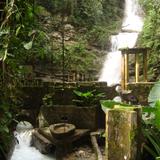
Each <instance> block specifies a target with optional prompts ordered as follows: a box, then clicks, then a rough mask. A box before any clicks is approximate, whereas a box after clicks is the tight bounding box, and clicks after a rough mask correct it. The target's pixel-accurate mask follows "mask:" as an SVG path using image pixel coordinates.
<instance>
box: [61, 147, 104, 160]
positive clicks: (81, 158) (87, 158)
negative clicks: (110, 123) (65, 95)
mask: <svg viewBox="0 0 160 160" xmlns="http://www.w3.org/2000/svg"><path fill="white" fill-rule="evenodd" d="M100 150H101V153H102V155H103V157H104V146H101V147H100ZM64 160H97V158H96V154H95V153H94V151H93V148H92V146H89V145H84V146H81V147H76V148H74V150H73V152H72V153H70V154H68V155H67V156H66V157H65V158H64Z"/></svg>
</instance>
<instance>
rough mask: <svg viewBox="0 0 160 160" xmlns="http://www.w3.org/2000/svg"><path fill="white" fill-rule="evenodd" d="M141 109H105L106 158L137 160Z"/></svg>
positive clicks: (111, 159) (110, 159)
mask: <svg viewBox="0 0 160 160" xmlns="http://www.w3.org/2000/svg"><path fill="white" fill-rule="evenodd" d="M140 111H141V109H126V108H125V109H122V108H121V109H120V108H114V109H111V110H108V111H106V159H105V160H137V159H139V155H138V152H140V148H139V147H140V139H139V136H140V113H141V112H140Z"/></svg>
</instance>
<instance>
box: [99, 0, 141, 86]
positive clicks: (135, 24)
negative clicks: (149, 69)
mask: <svg viewBox="0 0 160 160" xmlns="http://www.w3.org/2000/svg"><path fill="white" fill-rule="evenodd" d="M137 1H138V0H125V11H124V19H123V23H122V27H121V32H120V33H118V34H117V35H113V36H111V38H110V39H111V48H110V52H109V53H108V54H107V56H106V59H105V62H104V65H103V68H102V71H101V74H100V78H99V81H104V82H107V84H108V86H112V85H115V84H119V83H120V81H121V52H120V51H119V49H120V48H133V47H134V46H135V45H136V41H137V38H138V35H139V33H140V31H141V30H142V27H143V18H142V10H141V8H140V6H139V4H138V2H137Z"/></svg>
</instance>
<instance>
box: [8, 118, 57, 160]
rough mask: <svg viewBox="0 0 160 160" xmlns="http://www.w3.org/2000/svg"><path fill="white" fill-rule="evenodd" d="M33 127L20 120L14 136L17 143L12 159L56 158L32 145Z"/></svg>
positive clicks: (44, 159) (47, 159) (46, 159)
mask: <svg viewBox="0 0 160 160" xmlns="http://www.w3.org/2000/svg"><path fill="white" fill-rule="evenodd" d="M33 130H34V129H33V127H32V126H31V124H30V123H28V122H25V121H24V122H20V123H19V124H18V125H17V128H16V131H14V136H15V138H16V145H15V148H14V151H13V154H12V157H11V160H55V158H53V156H49V155H43V154H41V153H40V152H39V151H38V150H37V149H36V148H34V147H32V146H31V140H32V132H33Z"/></svg>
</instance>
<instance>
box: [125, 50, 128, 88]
mask: <svg viewBox="0 0 160 160" xmlns="http://www.w3.org/2000/svg"><path fill="white" fill-rule="evenodd" d="M128 60H129V55H128V54H127V53H125V54H124V61H125V65H124V69H125V87H124V88H125V90H126V89H127V83H128V80H129V72H128Z"/></svg>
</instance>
